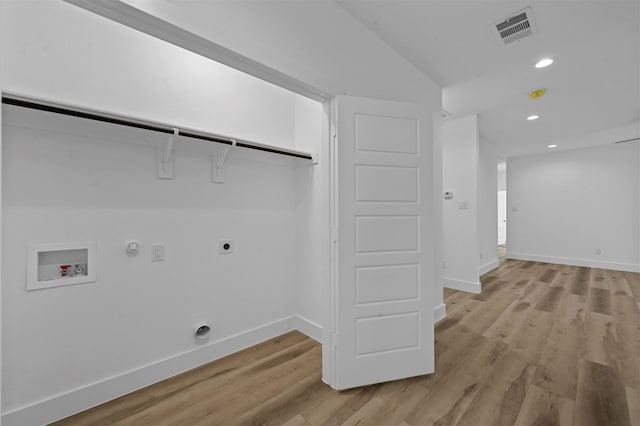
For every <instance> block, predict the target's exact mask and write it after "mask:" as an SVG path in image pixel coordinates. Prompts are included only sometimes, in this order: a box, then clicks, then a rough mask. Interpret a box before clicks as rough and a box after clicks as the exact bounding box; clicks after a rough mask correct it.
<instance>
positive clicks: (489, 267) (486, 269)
mask: <svg viewBox="0 0 640 426" xmlns="http://www.w3.org/2000/svg"><path fill="white" fill-rule="evenodd" d="M498 266H500V261H499V260H498V259H496V260H492V261H491V262H489V263H487V264H485V265H482V266H481V267H480V270H479V271H478V273H479V274H480V275H484V274H486V273H487V272H490V271H493V270H494V269H496V268H497V267H498Z"/></svg>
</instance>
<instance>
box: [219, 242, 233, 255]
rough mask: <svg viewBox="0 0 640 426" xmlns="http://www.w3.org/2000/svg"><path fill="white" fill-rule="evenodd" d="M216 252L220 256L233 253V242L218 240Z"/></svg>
mask: <svg viewBox="0 0 640 426" xmlns="http://www.w3.org/2000/svg"><path fill="white" fill-rule="evenodd" d="M218 252H219V253H220V254H231V253H233V240H220V241H218Z"/></svg>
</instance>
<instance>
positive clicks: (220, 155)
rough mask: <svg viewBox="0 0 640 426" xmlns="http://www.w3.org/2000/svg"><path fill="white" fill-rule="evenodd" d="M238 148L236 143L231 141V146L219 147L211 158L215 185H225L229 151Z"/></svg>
mask: <svg viewBox="0 0 640 426" xmlns="http://www.w3.org/2000/svg"><path fill="white" fill-rule="evenodd" d="M232 146H233V147H235V146H236V141H235V140H233V139H231V145H223V146H221V147H219V148H218V149H217V151H216V153H215V154H214V155H213V156H212V157H211V165H212V168H211V181H212V182H213V183H224V163H225V162H226V161H227V156H228V155H229V150H230V149H231V147H232Z"/></svg>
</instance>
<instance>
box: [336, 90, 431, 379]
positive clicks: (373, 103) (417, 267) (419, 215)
mask: <svg viewBox="0 0 640 426" xmlns="http://www.w3.org/2000/svg"><path fill="white" fill-rule="evenodd" d="M332 116H333V120H334V125H333V126H332V128H333V131H332V140H333V142H332V156H331V157H332V185H331V188H332V194H331V195H332V196H331V199H332V207H331V208H332V228H333V229H332V231H333V232H332V234H333V242H332V304H333V306H332V324H331V327H332V331H333V333H332V335H331V337H330V339H329V341H328V342H327V341H326V342H325V344H330V345H331V349H332V350H331V351H327V352H325V354H329V356H330V359H327V360H325V362H329V363H330V366H331V367H330V368H328V369H326V371H327V372H328V375H327V374H326V375H325V381H326V382H327V383H329V384H330V385H332V386H333V387H334V388H336V389H346V388H352V387H356V386H362V385H367V384H372V383H378V382H384V381H389V380H395V379H401V378H405V377H411V376H417V375H422V374H428V373H432V372H433V370H434V350H433V347H434V338H433V305H434V300H433V294H434V291H433V285H434V283H433V266H434V259H433V253H434V251H433V244H434V238H433V235H434V232H433V229H432V226H433V225H432V220H433V211H432V210H433V204H432V201H431V200H432V199H433V197H432V191H433V178H432V171H433V169H432V165H433V157H432V155H433V154H432V135H433V128H432V119H431V117H430V116H429V115H428V113H427V111H426V108H424V107H422V106H419V105H413V104H404V103H397V102H387V101H379V100H372V99H361V98H353V97H346V96H345V97H343V96H340V97H338V98H336V99H335V100H334V103H333V105H332Z"/></svg>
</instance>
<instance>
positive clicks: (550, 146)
mask: <svg viewBox="0 0 640 426" xmlns="http://www.w3.org/2000/svg"><path fill="white" fill-rule="evenodd" d="M557 146H558V145H555V144H554V145H547V148H555V147H557Z"/></svg>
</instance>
